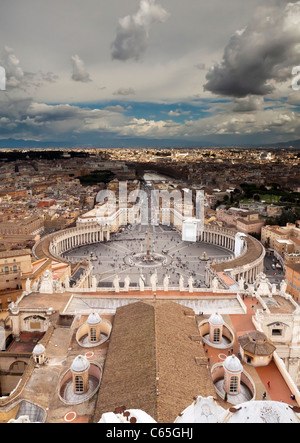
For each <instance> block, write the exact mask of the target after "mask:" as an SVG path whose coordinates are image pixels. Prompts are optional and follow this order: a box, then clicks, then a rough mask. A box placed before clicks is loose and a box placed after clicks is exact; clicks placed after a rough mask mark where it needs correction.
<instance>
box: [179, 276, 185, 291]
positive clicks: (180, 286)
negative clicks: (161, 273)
mask: <svg viewBox="0 0 300 443" xmlns="http://www.w3.org/2000/svg"><path fill="white" fill-rule="evenodd" d="M179 290H180V292H184V291H185V287H184V277H183V275H180V279H179Z"/></svg>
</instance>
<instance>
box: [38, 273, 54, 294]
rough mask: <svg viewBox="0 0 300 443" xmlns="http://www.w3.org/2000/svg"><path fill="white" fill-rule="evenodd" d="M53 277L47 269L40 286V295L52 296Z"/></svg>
mask: <svg viewBox="0 0 300 443" xmlns="http://www.w3.org/2000/svg"><path fill="white" fill-rule="evenodd" d="M53 292H54V289H53V276H52V272H51V271H50V270H49V269H48V270H47V271H45V272H44V274H43V277H42V281H41V286H40V294H53Z"/></svg>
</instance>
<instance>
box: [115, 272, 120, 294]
mask: <svg viewBox="0 0 300 443" xmlns="http://www.w3.org/2000/svg"><path fill="white" fill-rule="evenodd" d="M113 285H114V288H115V292H117V293H118V292H120V277H119V276H118V275H116V276H115V278H114V281H113Z"/></svg>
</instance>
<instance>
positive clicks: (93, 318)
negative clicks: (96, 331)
mask: <svg viewBox="0 0 300 443" xmlns="http://www.w3.org/2000/svg"><path fill="white" fill-rule="evenodd" d="M101 322H102V318H101V317H100V315H99V314H97V313H96V312H93V313H92V314H90V315H89V318H88V319H87V324H88V325H90V326H95V325H98V324H99V323H101Z"/></svg>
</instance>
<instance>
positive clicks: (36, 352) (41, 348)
mask: <svg viewBox="0 0 300 443" xmlns="http://www.w3.org/2000/svg"><path fill="white" fill-rule="evenodd" d="M45 351H46V349H45V347H44V346H43V345H42V344H38V345H36V346H35V348H34V349H33V351H32V353H33V354H34V355H41V354H43V353H44V352H45Z"/></svg>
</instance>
